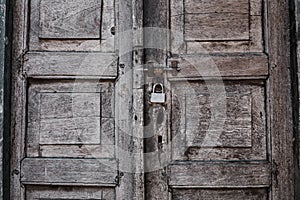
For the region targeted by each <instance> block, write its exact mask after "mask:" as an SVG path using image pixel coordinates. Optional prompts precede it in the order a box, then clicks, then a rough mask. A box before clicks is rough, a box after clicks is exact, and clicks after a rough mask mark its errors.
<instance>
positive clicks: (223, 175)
mask: <svg viewBox="0 0 300 200" xmlns="http://www.w3.org/2000/svg"><path fill="white" fill-rule="evenodd" d="M270 169H271V168H270V164H269V163H266V162H249V163H243V162H236V163H222V162H184V163H176V164H172V165H169V171H170V172H169V176H170V182H169V184H170V185H171V186H180V187H186V186H189V187H199V188H202V187H204V188H205V187H218V188H221V187H225V188H234V187H235V188H238V187H269V185H270Z"/></svg>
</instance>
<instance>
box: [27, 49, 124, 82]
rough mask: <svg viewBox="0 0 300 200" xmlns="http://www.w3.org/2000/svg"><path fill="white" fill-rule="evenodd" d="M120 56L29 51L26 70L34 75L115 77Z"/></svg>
mask: <svg viewBox="0 0 300 200" xmlns="http://www.w3.org/2000/svg"><path fill="white" fill-rule="evenodd" d="M117 67H118V58H117V57H116V55H115V54H105V53H65V52H55V53H54V52H53V53H45V52H44V53H41V52H39V53H38V52H36V53H28V54H26V55H25V63H24V72H25V74H26V75H27V76H29V77H34V76H98V77H106V78H115V77H116V76H117Z"/></svg>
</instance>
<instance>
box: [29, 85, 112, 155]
mask: <svg viewBox="0 0 300 200" xmlns="http://www.w3.org/2000/svg"><path fill="white" fill-rule="evenodd" d="M113 97H114V85H113V83H112V82H101V83H99V82H95V81H94V82H92V81H89V82H87V81H61V82H59V83H58V82H57V81H47V82H45V81H44V82H42V81H37V80H36V81H32V82H30V85H29V91H28V126H27V127H28V128H27V138H26V139H27V142H26V143H27V145H26V147H27V148H26V149H27V156H30V157H90V158H101V157H103V158H114V157H115V153H114V144H115V133H114V98H113Z"/></svg>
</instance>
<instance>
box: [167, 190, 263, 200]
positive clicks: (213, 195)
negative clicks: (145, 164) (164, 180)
mask: <svg viewBox="0 0 300 200" xmlns="http://www.w3.org/2000/svg"><path fill="white" fill-rule="evenodd" d="M172 197H173V198H172V200H182V199H205V200H216V199H222V200H233V199H243V200H253V199H256V200H266V199H267V197H268V190H267V189H265V188H262V189H173V191H172Z"/></svg>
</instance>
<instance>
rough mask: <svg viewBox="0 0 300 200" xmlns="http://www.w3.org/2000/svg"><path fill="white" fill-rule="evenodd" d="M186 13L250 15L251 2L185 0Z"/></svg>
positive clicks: (241, 0) (243, 0) (235, 0)
mask: <svg viewBox="0 0 300 200" xmlns="http://www.w3.org/2000/svg"><path fill="white" fill-rule="evenodd" d="M184 6H185V7H184V8H185V11H186V13H199V14H203V13H233V14H235V13H242V14H249V0H227V1H219V0H211V1H207V0H184Z"/></svg>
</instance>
